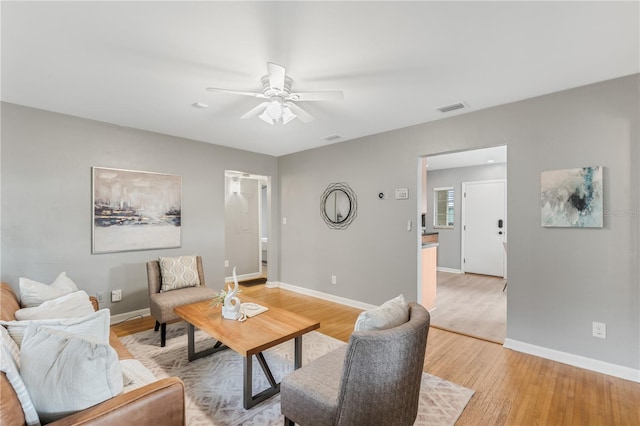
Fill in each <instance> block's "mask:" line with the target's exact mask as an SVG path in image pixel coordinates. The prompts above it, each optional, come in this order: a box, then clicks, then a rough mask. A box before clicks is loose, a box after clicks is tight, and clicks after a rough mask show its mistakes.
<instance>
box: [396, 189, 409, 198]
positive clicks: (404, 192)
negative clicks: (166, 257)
mask: <svg viewBox="0 0 640 426" xmlns="http://www.w3.org/2000/svg"><path fill="white" fill-rule="evenodd" d="M408 198H409V188H398V189H396V200H406V199H408Z"/></svg>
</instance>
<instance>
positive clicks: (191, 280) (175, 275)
mask: <svg viewBox="0 0 640 426" xmlns="http://www.w3.org/2000/svg"><path fill="white" fill-rule="evenodd" d="M159 262H160V275H162V286H161V287H160V292H161V293H162V292H165V291H171V290H177V289H179V288H184V287H195V286H199V285H200V276H199V275H198V264H197V261H196V256H178V257H161V258H160V259H159Z"/></svg>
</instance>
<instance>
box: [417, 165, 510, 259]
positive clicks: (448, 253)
mask: <svg viewBox="0 0 640 426" xmlns="http://www.w3.org/2000/svg"><path fill="white" fill-rule="evenodd" d="M506 177H507V165H506V164H490V165H486V166H475V167H458V168H455V169H444V170H434V171H427V195H426V197H427V217H426V225H427V226H426V230H427V232H438V242H439V243H440V245H439V246H438V267H441V268H449V269H458V270H461V269H462V264H461V263H460V261H461V258H462V256H461V251H462V228H461V226H460V224H461V223H462V182H476V181H482V180H492V179H506ZM444 187H453V203H454V211H453V215H454V218H453V229H450V228H438V229H434V228H433V208H434V207H433V188H444Z"/></svg>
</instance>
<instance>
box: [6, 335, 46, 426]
mask: <svg viewBox="0 0 640 426" xmlns="http://www.w3.org/2000/svg"><path fill="white" fill-rule="evenodd" d="M0 336H1V337H0V340H2V343H1V344H0V371H2V372H3V373H4V374H5V375H6V376H7V380H8V381H9V384H10V385H11V387H13V390H14V392H15V393H16V395H17V396H18V400H19V401H20V405H21V406H22V412H23V413H24V419H25V422H26V423H27V425H28V426H35V425H38V426H39V425H40V419H39V418H38V413H37V412H36V409H35V407H34V406H33V402H32V401H31V397H30V396H29V392H27V388H26V387H25V385H24V382H23V381H22V377H21V376H20V372H19V367H20V366H19V364H17V363H16V360H15V358H14V356H13V354H12V353H11V349H10V348H9V346H10V344H11V343H13V344H14V345H15V343H14V342H13V340H11V338H10V337H9V335H8V334H7V330H5V328H4V327H2V326H0ZM18 358H19V355H18Z"/></svg>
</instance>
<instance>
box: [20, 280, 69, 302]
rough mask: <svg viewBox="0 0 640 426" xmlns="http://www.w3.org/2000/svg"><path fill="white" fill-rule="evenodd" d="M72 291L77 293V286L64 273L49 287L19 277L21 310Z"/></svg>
mask: <svg viewBox="0 0 640 426" xmlns="http://www.w3.org/2000/svg"><path fill="white" fill-rule="evenodd" d="M74 291H78V286H76V284H75V283H74V282H73V281H72V280H71V278H69V277H67V273H66V272H61V273H60V275H58V277H57V278H56V279H55V281H53V283H51V285H46V284H43V283H40V282H38V281H34V280H30V279H28V278H23V277H20V304H21V305H22V307H23V308H32V307H34V306H38V305H40V304H42V303H43V302H46V301H47V300H51V299H55V298H57V297H60V296H64V295H65V294H69V293H72V292H74Z"/></svg>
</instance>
